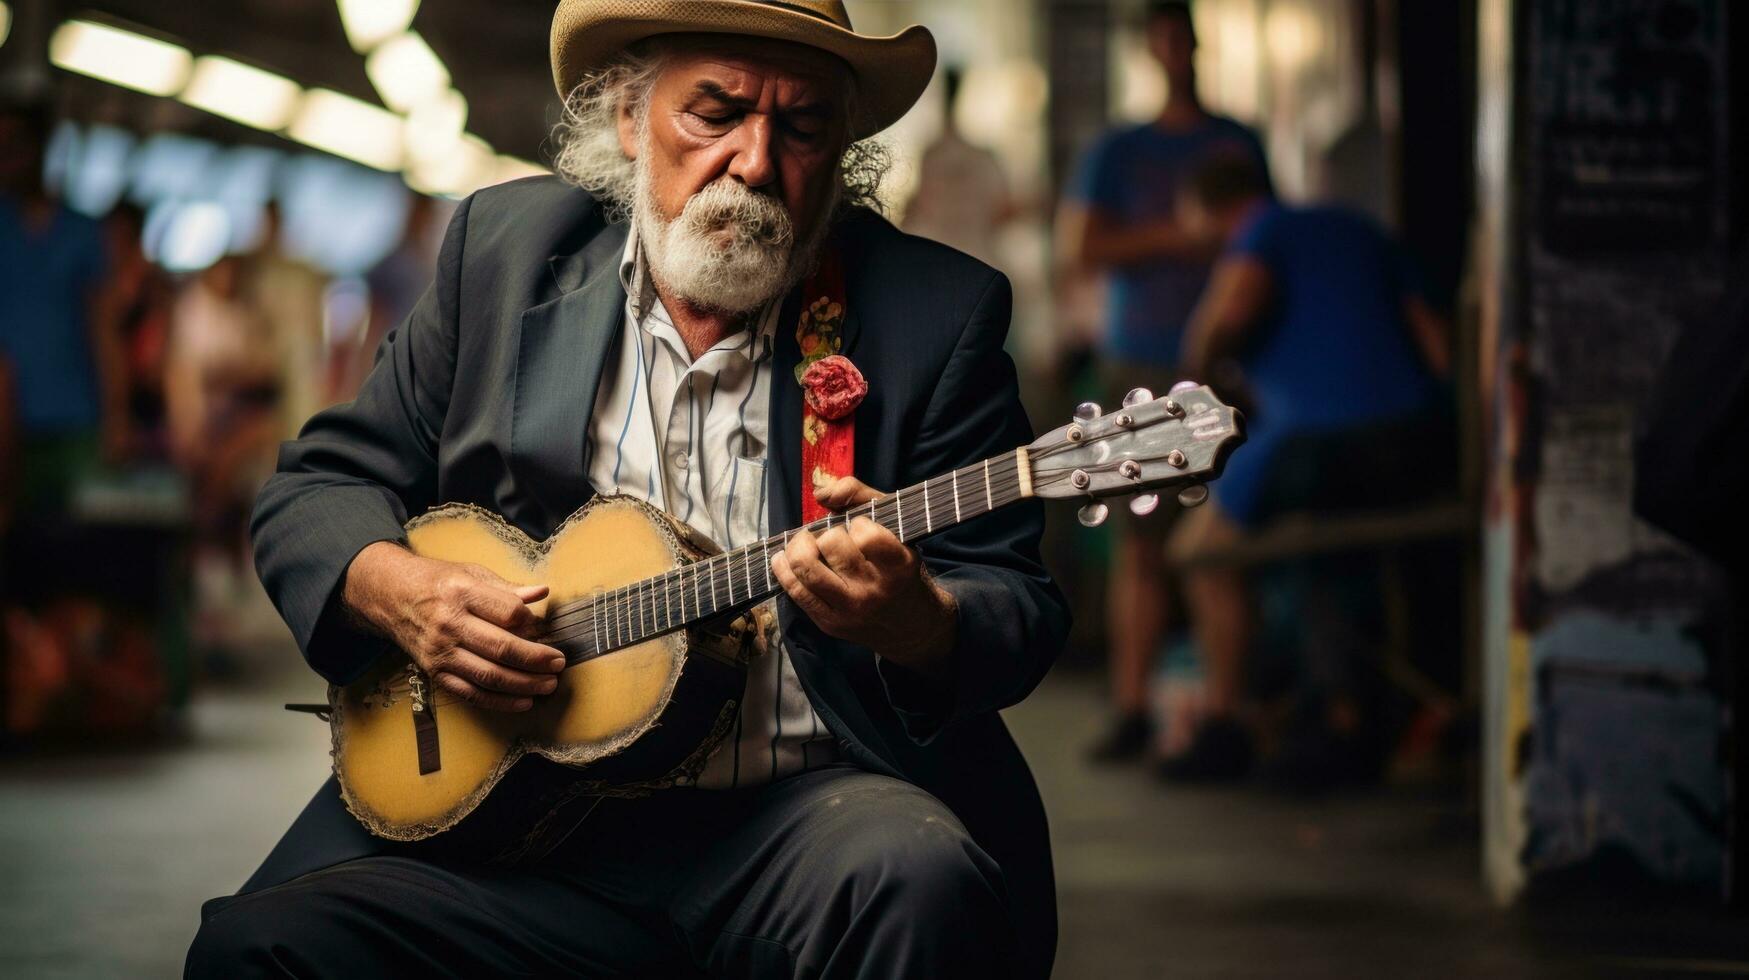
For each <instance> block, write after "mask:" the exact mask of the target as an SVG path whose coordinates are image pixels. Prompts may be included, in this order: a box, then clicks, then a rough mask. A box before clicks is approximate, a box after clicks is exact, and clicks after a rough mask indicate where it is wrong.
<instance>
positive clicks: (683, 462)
mask: <svg viewBox="0 0 1749 980" xmlns="http://www.w3.org/2000/svg"><path fill="white" fill-rule="evenodd" d="M691 463H692V457H690V456H688V455H686V454H685V453H675V454H674V468H675V469H679V470H683V469H686V467H687V466H688V465H690V464H691Z"/></svg>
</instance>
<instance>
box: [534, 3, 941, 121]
mask: <svg viewBox="0 0 1749 980" xmlns="http://www.w3.org/2000/svg"><path fill="white" fill-rule="evenodd" d="M658 34H739V35H742V36H745V37H762V38H771V39H774V40H778V41H793V42H795V43H797V44H805V45H808V46H809V47H813V48H818V49H820V50H821V51H825V52H827V53H829V54H833V55H837V56H838V57H839V58H840V59H842V60H843V61H844V62H845V63H846V64H848V65H849V66H850V70H851V71H853V72H855V73H856V78H857V81H858V91H857V100H856V118H855V119H853V120H851V127H850V128H851V135H852V137H853V138H855V139H862V138H863V137H865V136H872V135H874V134H875V133H878V132H880V131H881V130H883V129H885V128H887V127H888V126H891V125H892V124H893V123H895V122H898V120H899V117H900V116H903V115H904V114H905V113H906V112H907V111H909V110H910V108H911V106H912V105H914V104H916V102H917V99H918V98H919V97H920V96H922V94H923V90H924V88H925V87H927V86H928V85H929V78H930V76H931V75H933V74H934V73H935V38H934V37H933V36H932V35H931V34H930V33H929V31H928V29H927V28H924V27H919V26H915V25H913V26H911V27H907V28H906V29H905V30H904V31H901V32H900V33H898V34H895V35H893V36H892V37H875V36H872V35H867V34H858V33H856V32H855V31H854V30H852V29H851V26H850V15H849V14H847V13H845V11H844V4H843V3H841V2H840V0H561V2H560V3H559V8H558V10H557V11H556V12H555V13H554V14H553V81H554V82H555V83H556V84H557V85H558V87H559V95H560V96H561V97H562V96H566V95H569V94H570V93H571V90H572V89H574V88H576V87H577V85H578V83H580V82H582V81H583V79H584V78H585V77H586V76H587V75H588V74H589V73H590V72H592V71H595V70H597V69H599V68H601V67H603V66H605V65H607V64H609V63H611V62H612V61H613V59H614V58H616V57H618V56H619V54H620V53H621V52H623V51H624V50H625V49H626V48H628V47H630V46H631V45H633V44H636V43H637V42H639V41H642V40H643V39H645V38H648V37H654V36H656V35H658Z"/></svg>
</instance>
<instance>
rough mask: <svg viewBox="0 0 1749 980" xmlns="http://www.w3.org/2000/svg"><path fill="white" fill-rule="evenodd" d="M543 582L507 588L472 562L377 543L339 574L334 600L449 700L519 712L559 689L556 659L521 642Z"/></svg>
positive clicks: (560, 657)
mask: <svg viewBox="0 0 1749 980" xmlns="http://www.w3.org/2000/svg"><path fill="white" fill-rule="evenodd" d="M546 594H547V587H546V586H544V585H516V584H515V583H513V582H507V581H505V580H504V579H502V578H499V577H498V576H497V575H494V574H492V573H491V572H490V571H488V570H486V569H484V568H481V567H480V566H478V565H460V564H456V563H454V562H447V561H437V560H435V559H432V558H421V557H420V556H418V555H415V554H413V553H412V552H411V551H408V550H407V549H405V548H403V547H401V546H399V545H396V544H392V543H390V542H387V541H379V542H377V543H376V544H373V545H371V546H370V547H368V548H365V549H364V550H363V551H361V552H359V553H358V557H356V558H354V559H353V560H352V564H351V565H350V566H348V568H347V570H346V584H345V586H344V587H343V588H342V590H341V601H342V602H344V603H345V604H346V607H347V608H348V609H349V610H350V611H351V612H352V613H353V614H354V615H355V616H357V617H358V618H360V619H362V620H363V621H364V622H365V623H366V624H368V625H369V626H370V627H371V628H372V629H374V630H375V631H376V632H378V633H380V634H381V635H383V636H384V637H387V638H388V639H389V640H392V641H393V642H394V643H395V645H396V646H399V647H400V648H401V649H402V650H403V651H405V652H406V654H407V655H408V656H410V657H412V658H413V661H414V663H417V664H418V665H419V667H420V669H422V670H424V671H425V673H426V675H427V676H428V677H430V678H431V680H432V682H433V683H434V684H436V685H437V686H438V687H440V688H442V689H443V690H445V691H447V692H449V693H450V694H451V695H454V696H455V697H458V698H460V699H462V700H464V701H468V702H471V703H473V704H476V705H479V706H480V707H482V708H488V709H491V710H493V711H527V710H529V709H530V708H532V707H534V697H535V696H536V695H542V694H551V693H552V692H553V691H554V690H555V689H556V688H557V687H558V676H557V675H558V673H559V672H560V671H562V670H564V669H565V655H564V654H562V653H560V652H559V651H557V650H555V649H553V648H552V647H550V646H546V645H544V644H540V643H536V642H534V641H533V640H530V639H528V638H527V636H528V634H529V633H530V632H532V631H533V630H534V629H535V628H536V627H537V626H538V624H539V623H540V619H539V618H538V617H537V616H535V614H534V613H533V612H532V611H531V610H530V609H529V608H528V604H529V603H531V602H539V601H540V600H541V599H543V598H545V597H546Z"/></svg>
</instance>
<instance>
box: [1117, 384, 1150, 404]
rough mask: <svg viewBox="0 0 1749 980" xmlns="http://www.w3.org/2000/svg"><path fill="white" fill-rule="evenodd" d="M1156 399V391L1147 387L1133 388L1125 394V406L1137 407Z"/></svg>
mask: <svg viewBox="0 0 1749 980" xmlns="http://www.w3.org/2000/svg"><path fill="white" fill-rule="evenodd" d="M1153 400H1154V393H1153V392H1151V391H1149V390H1148V389H1146V388H1131V389H1130V393H1129V394H1127V395H1125V396H1123V407H1125V408H1135V407H1136V406H1137V405H1140V404H1142V403H1143V402H1151V401H1153Z"/></svg>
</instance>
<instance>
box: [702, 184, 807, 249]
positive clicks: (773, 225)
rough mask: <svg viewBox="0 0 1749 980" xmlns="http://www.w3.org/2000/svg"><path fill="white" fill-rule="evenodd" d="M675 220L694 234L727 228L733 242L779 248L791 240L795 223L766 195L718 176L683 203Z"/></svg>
mask: <svg viewBox="0 0 1749 980" xmlns="http://www.w3.org/2000/svg"><path fill="white" fill-rule="evenodd" d="M677 222H678V223H679V224H681V225H682V226H683V227H685V228H686V229H687V230H689V231H692V232H694V233H697V234H701V235H704V234H711V233H713V232H718V231H722V230H724V229H729V230H731V231H732V233H733V234H734V237H735V241H736V244H748V245H758V246H761V247H764V248H779V247H782V246H786V245H789V244H791V243H792V242H794V241H795V237H796V234H795V222H793V221H791V220H790V216H789V211H788V210H787V209H786V208H784V206H783V204H782V203H781V202H780V201H778V200H777V199H776V198H774V197H772V196H771V195H770V194H767V193H762V192H760V191H755V190H753V189H752V188H750V187H748V186H747V185H746V184H743V183H741V182H740V181H738V180H735V179H734V178H733V177H722V178H719V179H717V180H715V181H713V182H711V183H710V184H707V185H706V186H705V187H704V189H703V190H700V191H699V192H698V193H697V194H694V195H693V196H692V198H691V200H689V201H687V202H686V207H685V208H684V209H682V211H681V212H680V217H679V218H678V219H677Z"/></svg>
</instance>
